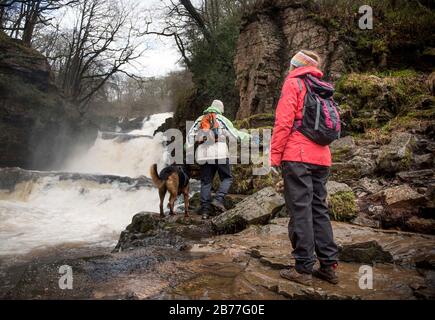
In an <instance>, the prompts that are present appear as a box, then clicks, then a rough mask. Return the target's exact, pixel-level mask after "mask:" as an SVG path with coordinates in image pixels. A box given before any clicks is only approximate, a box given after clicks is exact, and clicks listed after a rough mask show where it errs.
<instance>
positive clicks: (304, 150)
mask: <svg viewBox="0 0 435 320" xmlns="http://www.w3.org/2000/svg"><path fill="white" fill-rule="evenodd" d="M320 64H321V59H320V58H319V56H318V55H317V54H316V53H314V52H311V51H306V50H302V51H300V52H298V53H297V54H296V55H295V56H294V57H293V59H292V61H291V69H290V73H289V74H288V76H287V79H286V80H285V83H284V87H283V89H282V93H281V99H280V101H279V103H278V107H277V109H276V118H275V127H274V131H273V137H272V145H271V164H272V166H274V167H281V169H282V174H283V179H284V195H285V201H286V206H287V209H288V211H289V212H290V215H291V219H290V223H289V237H290V241H291V243H292V246H293V252H292V254H293V256H294V258H295V260H296V265H295V267H294V268H291V269H286V270H282V271H281V276H282V277H283V278H286V279H288V280H291V281H295V282H298V283H302V284H305V285H311V284H312V275H314V276H316V277H319V278H321V279H324V280H326V281H328V282H331V283H333V284H337V283H338V277H337V275H336V272H335V270H336V267H337V255H338V249H337V245H336V244H335V242H334V237H333V232H332V226H331V221H330V219H329V210H328V207H327V205H326V196H327V192H326V182H327V180H328V177H329V171H330V170H329V169H330V167H331V162H332V161H331V152H330V150H329V147H328V146H321V145H318V144H316V143H315V142H313V141H312V140H310V139H309V138H307V137H306V136H304V135H303V134H302V133H301V132H299V131H298V130H296V129H295V124H297V123H298V121H300V120H301V119H302V117H303V106H304V98H305V95H306V93H307V88H306V86H305V83H304V81H301V80H300V79H301V78H302V77H304V76H305V75H312V76H314V77H316V78H322V77H323V73H322V72H321V71H320V70H319V65H320ZM298 79H299V80H298ZM314 253H316V255H317V258H318V260H319V261H320V268H318V269H317V270H314V271H313V267H314V264H315V262H316V258H315V255H314Z"/></svg>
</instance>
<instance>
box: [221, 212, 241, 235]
mask: <svg viewBox="0 0 435 320" xmlns="http://www.w3.org/2000/svg"><path fill="white" fill-rule="evenodd" d="M247 225H248V223H247V222H246V220H245V219H243V218H242V217H241V216H239V215H234V216H233V217H231V218H229V219H226V220H225V223H223V224H219V226H217V225H213V229H214V231H215V232H216V233H217V234H233V233H237V232H240V231H242V230H245V229H246V227H247Z"/></svg>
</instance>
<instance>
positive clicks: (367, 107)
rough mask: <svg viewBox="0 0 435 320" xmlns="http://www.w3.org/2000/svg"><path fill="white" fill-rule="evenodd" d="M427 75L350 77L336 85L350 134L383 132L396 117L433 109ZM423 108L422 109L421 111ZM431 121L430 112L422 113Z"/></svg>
mask: <svg viewBox="0 0 435 320" xmlns="http://www.w3.org/2000/svg"><path fill="white" fill-rule="evenodd" d="M424 79H425V75H423V74H420V73H417V72H416V71H414V70H411V69H403V70H389V71H384V72H380V73H379V72H378V73H374V74H369V73H351V74H348V75H346V76H344V77H342V78H341V79H340V80H339V81H338V83H337V85H336V90H337V92H336V95H335V98H336V100H337V101H338V102H339V103H340V105H341V111H342V113H344V114H345V116H344V117H345V119H344V121H345V122H346V123H348V124H349V129H350V130H351V131H357V132H367V131H368V130H370V129H373V128H381V127H383V126H385V125H386V124H388V122H389V121H391V120H392V119H394V118H395V117H397V116H401V117H402V116H403V115H404V114H405V113H407V112H409V111H412V110H414V109H416V108H423V109H425V108H426V109H427V105H431V101H432V100H431V98H430V95H429V92H428V88H427V87H426V85H425V81H424ZM420 106H421V107H420ZM419 114H420V115H419V116H420V117H424V116H426V117H431V114H432V112H431V111H424V112H419Z"/></svg>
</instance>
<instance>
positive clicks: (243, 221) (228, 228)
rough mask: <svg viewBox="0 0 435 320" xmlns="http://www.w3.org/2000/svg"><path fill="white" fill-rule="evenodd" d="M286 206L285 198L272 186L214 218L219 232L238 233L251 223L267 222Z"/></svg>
mask: <svg viewBox="0 0 435 320" xmlns="http://www.w3.org/2000/svg"><path fill="white" fill-rule="evenodd" d="M283 206H284V198H283V197H282V196H281V195H280V194H278V193H277V192H276V191H275V190H274V189H273V188H272V187H268V188H265V189H263V190H261V191H259V192H257V193H256V194H254V195H252V196H249V197H247V198H246V199H244V200H243V201H241V202H239V203H238V204H237V205H236V206H235V207H234V208H233V209H231V210H229V211H227V212H224V213H223V214H221V215H219V216H217V217H215V218H213V220H212V225H213V229H214V230H215V231H216V232H217V233H236V232H239V231H242V230H243V229H245V228H246V227H247V226H248V225H251V224H265V223H267V222H268V221H269V220H270V219H272V218H273V216H274V215H275V214H276V213H277V212H279V211H280V210H281V209H282V207H283Z"/></svg>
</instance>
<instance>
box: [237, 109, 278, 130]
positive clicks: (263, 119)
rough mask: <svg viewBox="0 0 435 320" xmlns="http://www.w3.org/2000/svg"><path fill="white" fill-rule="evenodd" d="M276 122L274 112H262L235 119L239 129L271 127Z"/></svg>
mask: <svg viewBox="0 0 435 320" xmlns="http://www.w3.org/2000/svg"><path fill="white" fill-rule="evenodd" d="M274 123H275V115H274V114H272V113H260V114H254V115H253V116H251V117H249V118H246V119H241V120H236V121H234V126H235V127H236V128H237V129H239V130H240V129H270V128H273V125H274Z"/></svg>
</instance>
